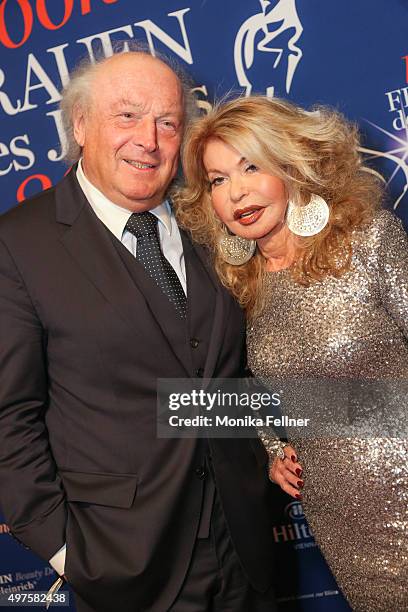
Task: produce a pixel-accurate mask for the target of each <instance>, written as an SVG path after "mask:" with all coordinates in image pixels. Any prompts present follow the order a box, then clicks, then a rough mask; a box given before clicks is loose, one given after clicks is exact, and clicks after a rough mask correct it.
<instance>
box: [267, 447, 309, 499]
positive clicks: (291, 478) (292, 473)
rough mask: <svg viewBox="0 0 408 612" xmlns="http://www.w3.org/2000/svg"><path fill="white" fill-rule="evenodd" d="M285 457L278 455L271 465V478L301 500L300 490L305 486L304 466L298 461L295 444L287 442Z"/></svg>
mask: <svg viewBox="0 0 408 612" xmlns="http://www.w3.org/2000/svg"><path fill="white" fill-rule="evenodd" d="M283 452H284V453H285V458H284V459H280V458H279V457H276V458H275V459H274V461H273V463H271V464H270V466H269V478H270V480H272V482H275V483H276V484H277V485H279V486H280V488H281V489H282V490H283V491H285V493H289V495H291V496H292V497H295V498H296V499H299V500H301V499H302V496H301V494H300V490H301V489H302V487H303V484H304V483H303V480H302V478H301V476H302V472H303V470H302V466H301V465H300V463H298V461H297V454H296V451H295V449H294V448H293V446H290V444H287V445H286V446H284V448H283Z"/></svg>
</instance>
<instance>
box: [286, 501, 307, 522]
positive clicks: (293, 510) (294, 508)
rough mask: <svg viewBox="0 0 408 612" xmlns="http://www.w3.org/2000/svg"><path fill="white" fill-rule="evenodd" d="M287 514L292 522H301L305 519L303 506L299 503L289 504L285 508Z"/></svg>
mask: <svg viewBox="0 0 408 612" xmlns="http://www.w3.org/2000/svg"><path fill="white" fill-rule="evenodd" d="M285 514H286V516H287V517H288V518H290V519H292V521H300V520H302V519H304V518H305V513H304V512H303V508H302V504H301V503H300V502H298V501H294V502H291V503H290V504H288V505H287V506H286V508H285Z"/></svg>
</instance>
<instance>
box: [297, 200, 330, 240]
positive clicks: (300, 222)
mask: <svg viewBox="0 0 408 612" xmlns="http://www.w3.org/2000/svg"><path fill="white" fill-rule="evenodd" d="M329 216H330V209H329V207H328V205H327V202H326V200H323V198H321V197H320V196H318V195H316V194H315V193H313V194H312V197H311V198H310V202H309V204H306V206H297V205H296V204H294V203H293V202H291V201H290V200H289V202H288V208H287V212H286V225H287V226H288V228H289V230H290V231H291V232H292V233H293V234H296V236H314V235H315V234H318V233H319V232H321V231H322V229H323V228H324V227H326V225H327V223H328V221H329Z"/></svg>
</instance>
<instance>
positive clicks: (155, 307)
mask: <svg viewBox="0 0 408 612" xmlns="http://www.w3.org/2000/svg"><path fill="white" fill-rule="evenodd" d="M182 239H183V247H184V253H185V261H186V271H187V286H188V317H187V325H184V324H183V325H181V323H180V320H179V319H178V318H177V316H176V314H175V312H174V311H173V309H172V306H171V305H170V303H168V301H167V299H166V298H165V297H164V295H163V294H162V293H161V291H160V289H159V288H158V287H157V286H156V285H155V284H154V283H153V281H152V280H151V279H150V278H149V277H148V276H147V275H146V273H145V272H144V270H143V268H142V267H141V266H139V264H138V263H137V262H136V260H135V259H134V258H133V257H132V255H131V254H130V253H129V252H128V251H127V250H126V249H125V247H123V245H122V244H121V243H120V242H119V241H117V240H116V238H114V236H113V235H112V234H110V232H109V231H108V230H107V228H106V227H105V226H104V225H103V224H102V223H101V222H100V221H99V219H98V218H97V217H96V216H95V214H94V212H93V211H92V209H91V207H90V205H89V204H88V202H87V201H86V199H85V197H84V195H83V193H82V191H81V189H80V187H79V185H78V183H77V180H76V177H75V172H74V171H72V172H71V173H70V174H69V175H68V176H67V177H66V178H65V179H63V180H62V181H61V183H59V184H58V185H57V186H56V187H55V188H52V189H50V190H48V191H46V192H44V193H42V194H40V195H39V196H37V197H35V198H33V199H31V200H30V201H29V202H27V203H24V204H22V205H20V206H18V207H17V208H16V209H14V210H12V211H10V212H9V213H7V214H6V215H4V216H3V217H2V218H1V219H0V309H1V328H0V338H1V345H0V363H1V371H0V491H1V506H2V509H3V512H4V514H5V516H6V520H7V521H8V522H9V525H10V529H11V531H12V533H13V535H14V536H15V537H16V538H17V539H18V540H20V541H21V542H23V543H24V544H25V545H26V546H28V547H29V548H31V549H32V550H33V551H34V552H36V553H37V554H38V555H40V556H41V557H43V558H44V559H46V560H48V559H50V558H51V557H52V556H53V555H54V553H55V552H56V551H57V550H58V549H59V548H60V547H61V546H62V545H63V544H64V542H65V541H66V542H67V557H66V566H65V568H66V574H67V578H68V580H69V582H70V583H71V584H72V586H73V588H74V589H75V591H76V592H77V593H78V594H79V595H80V596H81V597H82V598H83V599H84V600H86V602H88V604H89V607H90V609H95V610H96V611H97V612H101V611H103V610H121V612H136V611H138V612H139V611H142V610H148V611H149V612H163V611H165V610H166V609H167V608H168V607H169V605H170V604H171V602H172V601H173V599H174V597H175V596H176V593H177V591H178V590H179V588H180V585H181V583H182V580H183V577H184V576H185V573H186V571H187V567H188V563H189V560H190V558H191V553H192V549H193V546H194V542H195V538H196V533H197V526H198V521H199V517H200V507H201V500H202V495H203V482H204V479H203V470H201V466H202V465H203V464H204V462H205V454H206V452H207V451H206V449H208V448H209V449H210V453H211V458H212V465H213V468H214V474H215V482H216V487H217V490H218V494H219V496H220V500H221V502H222V505H223V509H224V513H225V516H226V520H227V524H228V527H229V531H230V534H231V537H232V539H233V542H234V545H235V548H236V550H237V552H238V554H239V557H240V559H241V563H242V565H243V568H244V571H245V572H246V574H247V575H248V577H249V579H250V581H251V583H252V585H253V586H254V587H255V588H256V589H257V590H259V591H265V590H266V589H267V588H268V587H269V585H270V583H271V577H272V572H273V569H272V557H273V551H272V535H271V521H270V517H269V513H268V498H269V495H270V484H269V481H268V476H267V455H266V452H265V451H264V449H263V447H262V445H261V444H260V443H259V442H258V441H257V440H248V439H231V440H221V439H218V440H215V439H214V440H210V441H209V446H206V445H204V444H203V443H202V441H199V440H197V439H157V438H156V379H157V378H158V377H162V378H178V377H183V378H186V377H196V376H202V375H203V376H204V377H214V376H215V377H224V378H227V377H236V376H240V375H242V367H243V363H242V360H243V348H244V321H243V315H242V312H241V310H240V308H239V307H238V306H237V304H236V303H235V302H234V300H233V299H232V298H231V297H230V296H229V294H228V293H227V291H226V290H225V289H224V288H223V287H221V285H220V284H219V282H218V280H217V278H216V276H215V275H214V273H213V272H212V270H211V269H210V268H209V267H208V264H207V260H206V257H205V253H204V251H203V250H202V249H201V248H200V247H197V246H194V245H193V244H192V243H191V242H190V241H189V239H188V237H187V236H186V235H184V234H183V233H182ZM196 340H198V341H199V342H198V343H197V342H196ZM153 602H154V603H153Z"/></svg>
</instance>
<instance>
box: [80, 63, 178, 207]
mask: <svg viewBox="0 0 408 612" xmlns="http://www.w3.org/2000/svg"><path fill="white" fill-rule="evenodd" d="M92 90H93V91H92V99H91V103H90V108H89V109H88V110H87V112H85V113H82V111H78V112H77V113H76V116H75V119H74V133H75V138H76V140H77V142H78V144H79V145H80V146H81V147H82V155H83V167H84V172H85V175H86V176H87V178H88V179H89V180H90V181H91V183H92V184H93V185H94V186H95V187H97V188H98V189H99V190H100V191H101V192H102V193H103V194H104V195H105V196H106V197H107V198H109V200H111V201H112V202H114V203H115V204H117V205H118V206H121V207H122V208H127V209H129V210H132V211H137V212H141V211H144V210H149V209H151V208H154V207H155V206H157V205H158V204H160V203H161V202H162V201H163V199H164V196H165V193H166V190H167V188H168V186H169V184H170V182H171V180H172V178H173V177H174V175H175V174H176V171H177V165H178V153H179V149H180V143H181V135H182V130H183V94H182V89H181V86H180V82H179V80H178V78H177V77H176V75H175V74H174V73H173V72H172V70H170V68H168V67H167V66H166V65H165V64H163V63H162V62H160V61H159V60H156V59H154V58H152V57H150V56H148V55H144V54H131V53H130V54H128V53H125V54H123V55H119V56H114V57H113V58H111V59H110V60H109V61H108V62H106V63H105V64H103V65H101V67H100V69H99V71H98V72H97V74H96V76H95V77H94V79H93V81H92Z"/></svg>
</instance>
